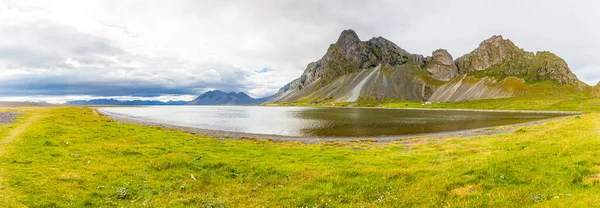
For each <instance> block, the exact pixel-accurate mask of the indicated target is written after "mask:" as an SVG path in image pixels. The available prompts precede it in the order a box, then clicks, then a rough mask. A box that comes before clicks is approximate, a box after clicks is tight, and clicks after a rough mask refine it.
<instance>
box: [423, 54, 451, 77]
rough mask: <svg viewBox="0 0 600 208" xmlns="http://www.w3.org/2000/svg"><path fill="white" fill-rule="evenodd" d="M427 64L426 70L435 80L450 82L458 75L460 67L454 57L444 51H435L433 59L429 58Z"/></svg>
mask: <svg viewBox="0 0 600 208" xmlns="http://www.w3.org/2000/svg"><path fill="white" fill-rule="evenodd" d="M426 62H427V64H426V67H425V69H427V71H428V72H429V73H431V76H432V78H434V79H437V80H441V81H448V80H450V79H452V78H454V77H456V76H457V75H458V67H457V66H456V64H455V63H454V60H453V59H452V55H450V53H448V51H446V50H444V49H438V50H435V51H434V52H433V54H432V56H431V57H427V61H426Z"/></svg>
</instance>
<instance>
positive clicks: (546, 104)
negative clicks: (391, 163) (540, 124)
mask: <svg viewBox="0 0 600 208" xmlns="http://www.w3.org/2000/svg"><path fill="white" fill-rule="evenodd" d="M525 91H526V92H527V93H524V94H522V95H517V96H515V97H511V98H499V99H483V100H467V101H462V102H441V103H432V104H431V105H424V102H410V101H399V100H387V99H383V100H375V99H374V98H366V99H364V98H362V99H360V100H358V101H357V102H354V103H344V102H341V103H335V106H337V107H381V108H444V109H485V110H545V111H580V112H586V113H589V112H600V97H599V95H600V94H598V93H597V92H594V91H592V89H583V90H582V89H579V87H577V86H573V85H557V84H555V83H553V82H550V81H545V82H538V83H536V84H528V85H527V86H526V89H525ZM272 105H281V106H288V105H293V106H332V103H331V102H324V103H318V104H315V103H308V102H304V101H299V102H293V103H280V104H272Z"/></svg>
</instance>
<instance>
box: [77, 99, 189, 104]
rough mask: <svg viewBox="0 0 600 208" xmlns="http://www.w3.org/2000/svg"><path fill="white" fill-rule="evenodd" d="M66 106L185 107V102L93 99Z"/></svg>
mask: <svg viewBox="0 0 600 208" xmlns="http://www.w3.org/2000/svg"><path fill="white" fill-rule="evenodd" d="M66 104H68V105H185V104H187V101H167V102H162V101H158V100H126V101H120V100H115V99H93V100H74V101H69V102H67V103H66Z"/></svg>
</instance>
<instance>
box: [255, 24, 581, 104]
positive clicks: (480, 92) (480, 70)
mask: <svg viewBox="0 0 600 208" xmlns="http://www.w3.org/2000/svg"><path fill="white" fill-rule="evenodd" d="M545 80H550V81H554V82H557V83H559V84H577V83H580V82H579V80H578V79H577V77H576V76H575V75H574V74H573V73H572V72H571V70H570V69H569V67H568V65H567V64H566V62H565V61H564V60H562V59H561V58H560V57H558V56H556V55H554V54H552V53H550V52H537V53H532V52H527V51H525V50H523V49H521V48H519V47H517V46H516V45H515V44H514V43H513V42H512V41H510V40H508V39H504V38H503V37H502V36H493V37H491V38H490V39H488V40H485V41H483V42H482V43H481V44H479V47H478V48H476V49H475V50H473V51H472V52H471V53H469V54H466V55H464V56H461V57H459V58H457V59H456V60H453V59H452V56H451V55H450V53H448V51H446V50H444V49H438V50H436V51H434V52H433V53H432V56H429V57H424V56H423V55H419V54H411V53H409V52H408V51H406V50H404V49H402V48H400V47H399V46H397V45H396V44H394V43H393V42H391V41H389V40H387V39H385V38H382V37H376V38H372V39H370V40H368V41H361V40H360V38H359V37H358V35H357V34H356V33H355V32H354V31H353V30H344V31H343V32H342V33H341V35H340V37H339V38H338V40H337V41H336V42H335V43H334V44H331V45H330V46H329V48H328V49H327V53H326V54H325V55H324V56H323V57H322V58H321V59H320V60H318V61H316V62H313V63H310V64H308V66H307V67H306V69H305V70H304V73H302V75H301V76H300V77H299V78H297V79H295V80H293V81H292V82H290V83H288V84H286V85H285V86H283V87H282V88H281V89H280V90H279V91H278V92H277V94H275V95H274V96H273V97H272V98H271V99H270V100H269V101H267V103H278V102H298V101H299V102H311V103H315V102H316V103H320V102H355V101H358V100H361V99H376V100H383V99H393V100H403V101H435V102H446V101H448V102H455V101H463V100H471V99H488V98H500V97H510V96H513V95H515V94H518V93H520V91H523V90H524V89H525V88H524V87H523V86H524V85H525V83H526V82H537V81H545Z"/></svg>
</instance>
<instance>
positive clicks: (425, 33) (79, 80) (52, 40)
mask: <svg viewBox="0 0 600 208" xmlns="http://www.w3.org/2000/svg"><path fill="white" fill-rule="evenodd" d="M14 3H16V4H17V5H18V3H19V2H14ZM106 4H107V5H108V7H107V8H97V9H99V10H101V13H102V14H103V15H106V16H102V17H98V19H101V20H98V21H99V22H97V23H98V24H100V25H104V27H107V28H110V29H109V30H111V31H112V30H116V31H121V32H122V33H124V34H126V35H127V36H130V37H134V40H138V38H139V39H143V38H148V39H150V40H151V42H150V43H147V42H146V43H147V44H151V45H154V44H156V45H160V46H161V47H164V48H170V47H172V48H170V49H171V50H173V51H179V50H184V52H185V53H182V54H183V56H181V54H176V53H174V54H171V53H164V52H162V51H160V52H154V51H144V53H141V52H139V51H138V50H135V49H136V46H135V45H134V46H131V45H128V44H123V43H120V42H118V41H119V40H118V39H114V40H113V39H110V38H108V37H102V36H100V35H99V34H93V33H84V32H81V30H80V29H81V28H77V27H74V26H67V25H66V24H61V22H60V20H58V21H56V20H52V19H51V18H48V20H45V19H46V18H45V17H39V18H38V19H41V20H40V21H33V22H32V21H21V20H19V19H15V20H12V19H11V20H8V21H15V22H17V23H15V24H4V26H0V39H2V40H3V41H0V67H2V66H4V67H5V69H0V73H2V70H15V69H19V70H24V71H29V72H30V73H28V74H27V75H23V76H14V77H4V78H2V77H0V96H2V95H7V94H10V95H19V94H21V95H23V94H27V95H32V94H40V95H50V94H52V95H67V94H89V95H98V96H119V95H134V94H135V95H140V96H141V95H144V96H150V95H168V94H196V93H199V92H202V91H204V90H207V89H220V90H224V91H244V92H255V93H256V94H255V95H256V96H265V95H268V94H270V93H274V92H276V90H277V89H278V88H279V87H280V86H282V85H283V84H285V83H287V82H289V81H291V80H292V79H294V78H296V77H297V76H299V75H300V74H301V73H302V71H303V70H304V69H305V67H306V65H307V64H308V63H310V62H311V61H315V60H317V59H319V58H321V57H322V56H323V55H324V54H325V52H326V50H327V48H328V46H329V44H331V43H333V42H335V40H336V39H337V37H338V35H339V33H340V32H341V31H342V30H344V29H348V28H352V29H354V30H355V31H356V32H357V33H358V35H359V36H360V38H361V39H363V40H365V39H369V38H371V37H374V36H383V37H385V38H387V39H389V40H391V41H393V42H395V43H397V44H398V45H399V46H400V47H402V48H404V49H406V50H408V51H409V52H411V53H419V54H425V55H429V54H431V51H433V50H435V49H437V48H445V49H448V51H450V52H451V54H452V55H453V56H454V57H455V58H456V57H459V56H461V55H463V54H465V53H467V52H469V51H471V50H472V49H474V48H476V47H477V45H478V44H479V42H480V41H482V40H484V39H486V38H489V37H490V36H492V35H494V34H502V35H504V36H505V37H506V38H509V39H511V40H513V41H514V42H515V43H516V44H517V45H518V46H520V47H522V48H524V49H526V50H530V51H538V50H549V51H552V52H554V53H556V54H557V55H559V56H561V57H563V58H564V59H565V60H566V61H567V62H568V63H569V65H570V66H571V68H572V70H573V71H574V72H576V74H577V75H578V77H579V78H580V79H582V80H585V81H586V82H588V83H591V82H597V81H600V73H598V69H597V67H598V66H600V60H599V59H598V58H597V57H596V56H595V54H596V51H598V50H600V38H599V37H600V30H598V29H597V27H595V25H596V22H595V20H597V19H600V16H599V14H600V13H598V12H596V11H595V9H596V8H597V7H598V6H599V5H598V3H597V2H595V1H580V2H578V3H577V4H565V3H564V2H563V1H547V0H544V1H542V0H532V1H519V0H506V1H502V2H492V1H480V0H458V1H433V0H425V1H412V0H403V1H393V0H375V1H359V0H349V1H342V0H331V1H322V0H306V1H292V0H253V1H245V0H232V1H217V0H203V1H193V0H181V1H172V2H161V1H155V2H152V1H139V2H135V1H134V2H133V3H132V4H135V5H137V6H136V7H127V6H124V4H121V3H120V1H112V2H111V1H107V2H106ZM14 7H15V6H12V7H11V6H8V8H14ZM16 8H18V9H17V10H18V11H19V12H23V13H28V14H29V13H35V12H37V9H40V8H35V9H31V8H27V7H21V6H16ZM0 9H1V8H0ZM41 9H44V8H41ZM73 9H74V10H77V9H79V8H73ZM104 17H106V18H104ZM137 19H142V20H143V21H142V22H138V21H136V20H137ZM19 21H21V22H19ZM146 22H150V23H148V24H147V25H146ZM93 23H96V22H90V24H93ZM7 25H8V26H7ZM171 25H176V26H180V27H170V26H171ZM86 27H87V25H86ZM148 28H150V29H148ZM178 28H180V29H181V30H177V29H178ZM148 33H151V34H148ZM154 33H159V34H154ZM152 38H157V40H163V42H158V41H157V42H154V39H152ZM165 39H166V41H165ZM171 43H173V44H172V45H171ZM130 47H131V48H130ZM178 47H180V48H178ZM147 48H149V47H144V49H147ZM145 52H148V53H145ZM265 67H269V68H271V69H272V70H273V71H269V72H265V73H257V71H260V70H261V69H263V68H265ZM8 83H10V84H8ZM593 84H595V83H593Z"/></svg>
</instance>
